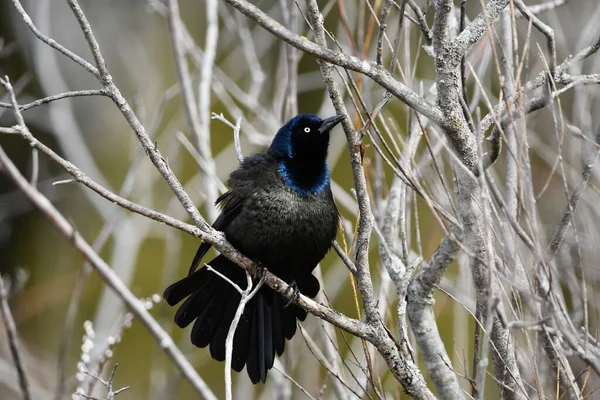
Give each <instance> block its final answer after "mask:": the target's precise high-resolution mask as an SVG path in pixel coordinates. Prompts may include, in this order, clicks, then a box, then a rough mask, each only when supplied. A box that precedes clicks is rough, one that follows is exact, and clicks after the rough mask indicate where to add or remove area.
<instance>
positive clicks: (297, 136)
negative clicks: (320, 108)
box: [271, 114, 345, 161]
mask: <svg viewBox="0 0 600 400" xmlns="http://www.w3.org/2000/svg"><path fill="white" fill-rule="evenodd" d="M344 118H345V117H344V116H343V115H335V116H333V117H329V118H325V119H321V118H319V117H317V116H316V115H314V114H300V115H297V116H295V117H294V118H292V119H291V120H289V121H288V122H287V123H286V124H285V125H283V126H282V127H281V129H279V131H278V132H277V135H275V138H274V139H273V142H272V143H271V151H272V152H273V153H274V154H275V155H276V156H278V157H281V158H287V159H302V160H305V161H308V160H318V159H322V160H324V159H325V158H326V157H327V148H328V147H329V131H330V130H331V129H332V128H333V127H334V126H336V125H337V124H338V123H339V122H340V121H341V120H343V119H344Z"/></svg>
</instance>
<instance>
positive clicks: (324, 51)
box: [226, 0, 445, 126]
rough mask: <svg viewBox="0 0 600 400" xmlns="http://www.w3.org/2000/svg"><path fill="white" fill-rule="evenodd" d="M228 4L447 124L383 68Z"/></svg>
mask: <svg viewBox="0 0 600 400" xmlns="http://www.w3.org/2000/svg"><path fill="white" fill-rule="evenodd" d="M226 1H227V2H228V3H229V4H230V5H232V6H233V7H235V8H236V9H237V10H238V11H240V12H241V13H242V14H244V15H246V16H247V17H248V18H250V19H252V20H254V21H255V22H257V23H258V24H259V25H260V26H262V27H263V28H264V29H266V30H267V31H269V32H271V33H272V34H273V35H275V36H276V37H278V38H279V39H281V40H283V41H285V42H287V43H289V44H290V45H292V46H294V47H296V48H297V49H299V50H302V51H303V52H305V53H308V54H312V55H313V56H315V57H317V58H319V59H322V60H324V61H327V62H330V63H332V64H335V65H338V66H340V67H343V68H348V69H350V70H352V71H356V72H360V73H362V74H364V75H366V76H368V77H370V78H371V79H373V80H374V81H375V82H377V83H378V84H380V85H381V86H382V87H383V88H385V89H387V90H388V91H389V92H390V93H392V94H393V95H394V96H396V97H397V98H398V99H400V100H402V101H403V102H404V103H406V104H407V105H408V106H409V107H411V108H413V109H414V110H416V111H418V112H419V113H421V114H423V115H425V116H426V117H427V118H429V119H431V120H432V121H433V122H435V123H436V124H438V125H440V126H443V125H444V124H445V119H444V116H443V115H442V113H441V111H440V110H439V109H438V108H437V107H436V106H434V105H432V104H429V103H428V102H426V101H425V100H424V99H423V98H422V97H420V96H419V95H418V94H416V93H415V92H414V91H412V90H411V89H409V88H408V87H407V86H405V85H403V84H402V83H400V82H398V81H397V80H396V79H394V77H393V76H392V75H391V74H390V73H389V72H387V71H386V70H385V69H383V68H381V67H378V66H377V65H376V64H375V63H373V62H371V61H368V60H361V59H360V58H358V57H354V56H350V55H347V54H343V53H339V52H335V51H333V50H330V49H328V48H325V47H324V46H322V45H319V44H316V43H314V42H311V41H310V40H307V39H306V38H304V37H302V36H300V35H296V34H295V33H293V32H291V31H290V30H288V29H286V28H285V27H284V26H283V25H282V24H280V23H278V22H277V21H275V20H274V19H272V18H271V17H269V16H268V15H267V14H265V13H264V12H263V11H261V10H260V9H259V8H257V7H256V6H254V5H252V4H250V3H249V2H248V1H246V0H226Z"/></svg>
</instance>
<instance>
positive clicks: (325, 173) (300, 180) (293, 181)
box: [279, 160, 329, 197]
mask: <svg viewBox="0 0 600 400" xmlns="http://www.w3.org/2000/svg"><path fill="white" fill-rule="evenodd" d="M290 161H291V160H287V161H285V160H282V161H279V174H280V175H281V177H282V178H283V182H284V183H285V185H286V186H287V187H289V188H290V189H292V190H293V191H294V192H296V193H298V194H299V195H300V196H302V197H306V196H310V195H313V196H314V195H318V194H320V193H322V192H323V191H324V190H325V189H327V187H329V168H328V167H327V163H323V164H322V166H321V167H320V168H319V169H318V170H315V169H314V168H313V169H312V171H310V170H308V169H307V168H301V167H298V166H293V165H291V163H290Z"/></svg>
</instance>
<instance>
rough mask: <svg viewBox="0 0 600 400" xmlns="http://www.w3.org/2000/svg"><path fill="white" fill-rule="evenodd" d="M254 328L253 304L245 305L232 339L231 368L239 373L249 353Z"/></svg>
mask: <svg viewBox="0 0 600 400" xmlns="http://www.w3.org/2000/svg"><path fill="white" fill-rule="evenodd" d="M253 328H254V303H252V302H250V304H246V308H245V309H244V313H243V314H242V318H241V319H240V322H239V324H238V327H237V330H236V331H235V336H234V339H233V354H232V360H231V368H233V370H234V371H237V372H241V371H242V369H244V366H245V365H246V360H247V359H248V353H249V352H250V339H251V338H250V336H251V334H250V332H252V330H253Z"/></svg>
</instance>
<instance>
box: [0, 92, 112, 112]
mask: <svg viewBox="0 0 600 400" xmlns="http://www.w3.org/2000/svg"><path fill="white" fill-rule="evenodd" d="M80 96H106V92H105V91H104V90H102V89H99V90H75V91H72V92H64V93H59V94H54V95H52V96H48V97H44V98H43V99H38V100H36V101H32V102H31V103H27V104H23V105H21V106H19V109H20V110H21V111H26V110H29V109H30V108H33V107H37V106H40V105H42V104H47V103H50V102H53V101H56V100H61V99H66V98H70V97H80ZM0 107H2V108H12V104H10V103H3V102H1V101H0Z"/></svg>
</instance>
